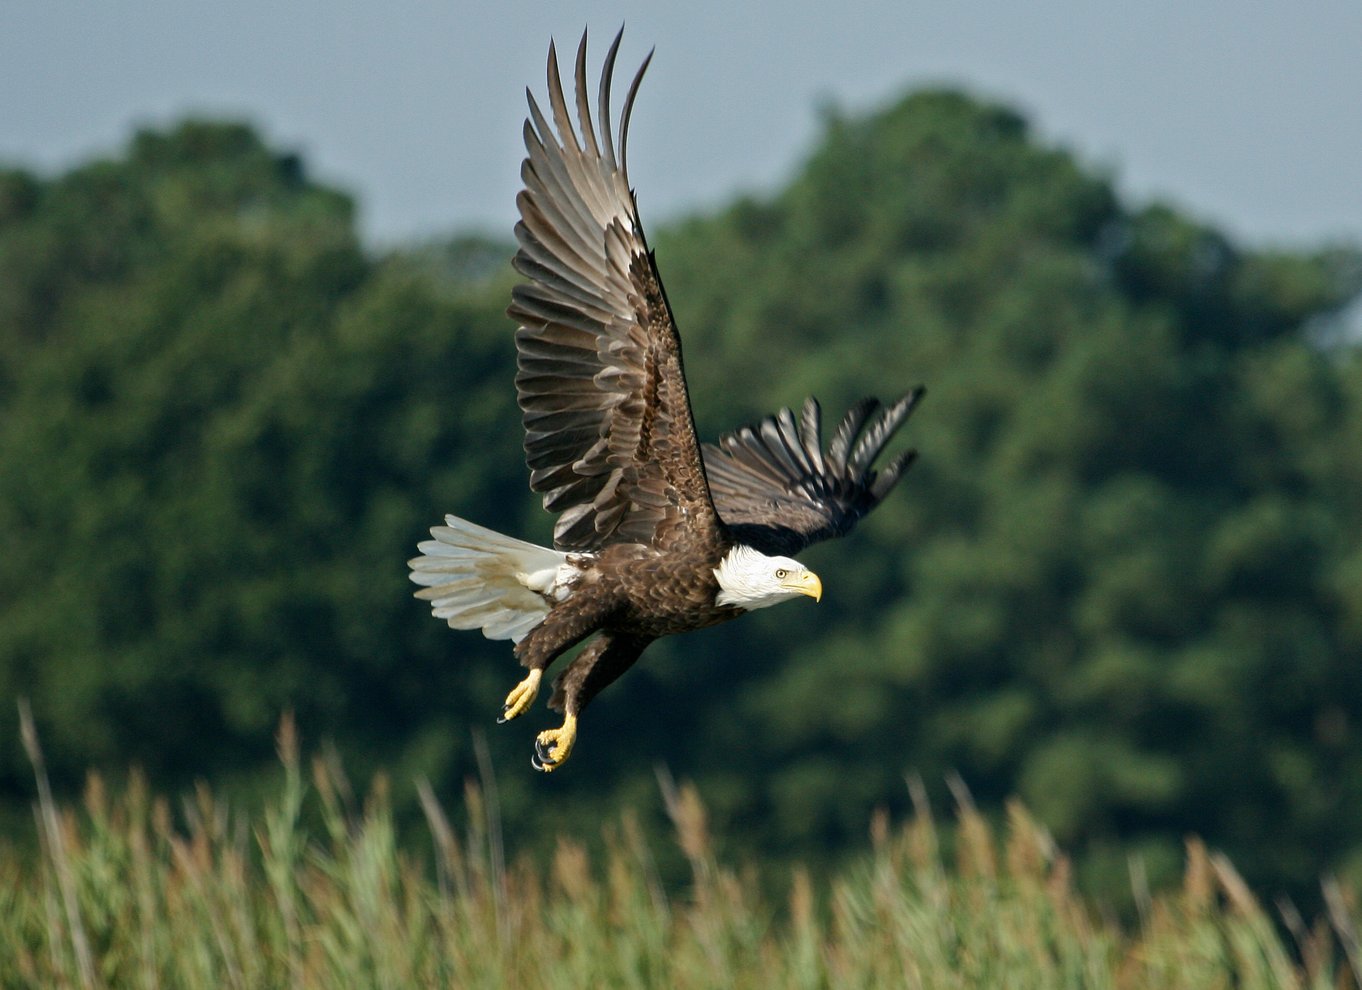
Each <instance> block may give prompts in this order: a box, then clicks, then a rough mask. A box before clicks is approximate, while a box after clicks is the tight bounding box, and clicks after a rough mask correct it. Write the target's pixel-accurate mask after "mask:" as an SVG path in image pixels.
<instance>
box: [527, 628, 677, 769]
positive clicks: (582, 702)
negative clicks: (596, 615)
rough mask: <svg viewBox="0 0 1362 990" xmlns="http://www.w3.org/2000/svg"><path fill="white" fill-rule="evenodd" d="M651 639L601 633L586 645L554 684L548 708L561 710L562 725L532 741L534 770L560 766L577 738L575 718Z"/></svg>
mask: <svg viewBox="0 0 1362 990" xmlns="http://www.w3.org/2000/svg"><path fill="white" fill-rule="evenodd" d="M649 642H651V641H650V640H648V639H642V638H639V637H636V636H625V635H622V634H619V633H611V632H602V633H601V634H600V635H599V636H597V637H596V639H595V640H594V641H593V642H592V643H591V644H590V645H589V646H587V648H586V649H584V650H583V651H582V652H581V653H579V654H577V657H576V659H574V660H573V661H572V663H571V664H569V665H568V668H567V670H565V671H563V673H562V674H561V675H559V677H558V680H557V682H556V683H555V684H554V686H553V697H552V698H551V699H550V700H549V707H550V708H554V709H557V710H558V711H560V712H562V713H563V724H562V727H561V728H557V729H547V730H545V731H544V732H541V733H539V736H538V738H536V739H535V741H534V758H533V759H531V761H530V762H531V764H533V766H534V768H535V769H536V770H543V771H544V772H545V773H552V772H553V771H554V770H557V769H558V768H559V767H560V766H562V765H563V763H564V761H566V760H567V758H568V756H569V755H570V754H571V753H572V746H573V744H574V743H575V742H576V741H577V717H578V716H579V715H581V713H582V710H583V709H584V708H586V705H587V702H589V701H590V700H591V699H592V698H594V697H595V696H596V695H597V694H598V693H599V692H600V691H601V690H602V689H603V688H604V687H605V686H606V685H607V684H609V683H610V682H611V681H613V680H614V679H615V678H617V677H619V675H620V674H622V673H624V672H625V671H626V670H628V669H629V668H630V667H632V666H633V664H634V661H635V660H637V659H638V658H639V655H640V654H641V653H642V652H643V648H644V647H645V646H647V645H648V643H649Z"/></svg>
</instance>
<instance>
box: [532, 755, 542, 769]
mask: <svg viewBox="0 0 1362 990" xmlns="http://www.w3.org/2000/svg"><path fill="white" fill-rule="evenodd" d="M530 766H532V767H534V768H535V769H536V770H543V769H544V764H542V763H540V762H539V754H538V753H535V754H534V755H533V756H531V757H530Z"/></svg>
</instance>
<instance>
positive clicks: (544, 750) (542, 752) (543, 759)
mask: <svg viewBox="0 0 1362 990" xmlns="http://www.w3.org/2000/svg"><path fill="white" fill-rule="evenodd" d="M534 758H535V759H536V760H538V761H539V762H540V766H539V767H538V769H540V770H543V769H544V766H543V765H544V764H546V763H547V764H552V763H557V762H558V761H557V760H555V759H554V758H553V757H552V756H551V755H550V751H549V748H548V747H547V746H545V745H544V744H543V743H542V742H540V741H539V740H538V739H536V740H535V741H534Z"/></svg>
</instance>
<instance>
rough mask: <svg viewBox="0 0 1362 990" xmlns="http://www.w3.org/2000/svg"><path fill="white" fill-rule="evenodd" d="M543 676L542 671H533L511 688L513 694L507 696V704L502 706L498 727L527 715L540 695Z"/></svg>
mask: <svg viewBox="0 0 1362 990" xmlns="http://www.w3.org/2000/svg"><path fill="white" fill-rule="evenodd" d="M543 676H544V672H543V671H542V670H532V671H530V672H529V673H528V674H526V675H525V679H524V680H523V681H521V682H520V683H519V684H517V685H516V686H515V687H513V688H511V693H510V694H508V695H507V696H506V704H504V705H502V706H501V714H500V715H499V716H498V717H497V724H498V725H500V724H501V723H502V722H509V721H510V720H511V719H513V718H516V717H517V716H519V715H524V714H525V712H526V710H528V709H529V707H530V705H531V704H533V703H534V698H535V695H537V694H538V693H539V678H541V677H543Z"/></svg>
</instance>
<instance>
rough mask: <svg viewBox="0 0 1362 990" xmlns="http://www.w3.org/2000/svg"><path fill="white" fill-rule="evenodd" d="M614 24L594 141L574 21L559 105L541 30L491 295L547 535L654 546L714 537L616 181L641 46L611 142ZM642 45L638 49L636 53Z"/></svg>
mask: <svg viewBox="0 0 1362 990" xmlns="http://www.w3.org/2000/svg"><path fill="white" fill-rule="evenodd" d="M618 47H619V37H618V36H616V38H615V41H614V43H613V44H612V45H611V46H610V52H609V54H608V55H607V56H606V63H605V68H604V71H603V72H602V75H601V82H600V86H599V88H598V90H597V108H598V109H597V112H598V114H599V115H600V118H601V119H600V121H599V124H600V134H601V135H602V137H603V143H604V147H603V148H602V144H601V142H600V141H598V139H597V128H596V126H595V125H594V124H593V122H592V120H591V113H590V104H591V98H590V92H589V89H588V86H587V76H586V36H585V35H583V36H582V42H581V44H580V45H579V46H578V50H577V58H576V63H575V71H574V75H573V82H574V87H573V99H572V102H571V105H572V106H573V107H574V108H575V109H576V112H577V123H576V127H574V125H573V121H572V118H571V114H570V111H569V100H568V98H567V96H566V94H565V93H564V90H563V85H562V80H561V78H560V76H559V72H558V57H557V52H556V50H555V48H554V47H553V46H552V45H550V47H549V59H548V93H549V102H548V107H549V115H551V117H552V122H551V123H550V120H549V117H548V116H546V115H545V113H544V112H543V110H542V109H541V108H540V107H539V105H538V103H537V102H536V101H535V99H534V96H533V95H532V94H531V95H530V96H529V104H530V118H529V120H528V121H527V122H526V127H525V150H526V153H527V154H526V159H525V163H524V166H523V167H522V169H521V175H522V178H523V179H524V181H525V189H524V190H523V191H522V192H521V193H520V195H519V197H517V202H518V203H519V205H520V214H521V220H520V222H519V223H518V224H516V239H517V241H518V242H519V245H520V249H519V252H518V253H517V255H516V258H515V262H514V263H515V266H516V269H517V270H518V271H520V272H521V273H522V274H523V275H525V276H526V277H527V278H528V279H529V280H530V281H528V282H526V283H522V284H521V285H518V286H516V288H515V290H514V292H513V294H512V302H511V306H510V308H509V310H508V311H507V312H508V313H509V314H510V316H511V317H512V318H513V319H515V320H517V321H518V322H519V323H520V324H521V327H520V330H519V331H518V332H517V334H516V343H517V348H518V352H519V358H518V365H519V370H518V374H517V375H516V388H517V392H518V394H519V399H520V406H521V410H522V412H523V413H524V425H525V431H526V433H525V456H526V463H527V464H528V465H529V467H530V487H531V488H532V489H533V490H534V491H537V492H540V493H542V494H543V496H544V507H545V508H546V509H548V510H550V511H553V512H558V513H561V515H560V517H559V519H558V522H557V525H556V526H555V528H554V543H555V545H556V546H557V547H558V548H559V549H564V550H594V549H599V548H601V547H604V546H608V545H610V544H612V543H643V544H647V545H652V546H656V547H659V548H666V547H668V546H670V545H672V544H673V543H675V542H676V541H678V540H682V541H684V540H691V539H695V538H705V537H708V538H717V537H718V534H719V529H720V525H719V519H718V516H717V515H716V513H715V511H714V506H713V504H712V502H711V501H710V497H709V489H708V486H707V485H706V484H705V476H704V467H703V464H702V461H701V458H700V447H699V442H698V440H697V439H696V436H695V425H694V421H693V418H692V416H691V410H690V398H689V395H688V393H687V391H686V382H685V374H684V371H683V369H682V364H681V341H680V338H679V336H678V335H677V331H676V325H675V323H674V321H673V319H672V314H671V310H670V308H669V307H668V305H667V301H666V294H665V292H664V291H663V289H662V282H661V280H660V279H659V277H658V274H657V268H656V266H655V265H654V263H653V257H652V254H651V252H650V251H649V250H648V244H647V240H646V239H645V237H644V234H643V227H642V224H641V223H640V222H639V218H638V205H637V203H636V202H635V201H634V196H633V193H632V191H631V190H630V189H629V180H628V170H627V166H626V164H625V158H624V155H625V150H626V146H627V141H628V127H629V117H630V114H631V113H632V111H633V105H634V100H635V98H636V96H637V95H638V87H639V83H640V82H641V80H642V78H643V72H644V70H645V69H646V68H647V66H648V62H647V61H646V60H645V61H644V63H643V66H642V67H641V68H640V69H639V71H638V74H637V75H636V76H635V77H634V80H633V82H632V84H631V85H630V87H629V91H628V95H627V96H626V97H625V101H624V109H623V112H622V115H621V123H620V129H619V137H618V146H619V153H620V157H619V159H618V160H617V159H616V157H615V147H616V140H615V135H614V134H613V133H612V129H611V122H610V117H609V113H610V79H611V74H612V72H613V69H614V63H615V56H616V53H617V51H618ZM650 57H651V56H650Z"/></svg>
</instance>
